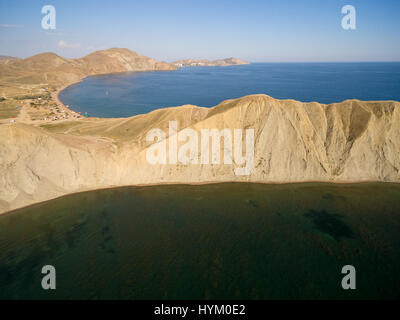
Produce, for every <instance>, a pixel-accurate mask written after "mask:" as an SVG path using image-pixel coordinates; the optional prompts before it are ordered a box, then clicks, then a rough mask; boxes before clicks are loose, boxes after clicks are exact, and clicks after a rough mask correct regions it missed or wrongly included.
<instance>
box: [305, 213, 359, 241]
mask: <svg viewBox="0 0 400 320" xmlns="http://www.w3.org/2000/svg"><path fill="white" fill-rule="evenodd" d="M304 216H305V217H307V218H311V219H312V221H313V223H314V225H315V227H316V228H317V229H318V230H319V231H321V232H323V233H326V234H329V235H330V236H331V237H332V238H334V239H335V240H336V241H340V239H341V238H354V235H353V232H352V231H351V229H350V228H349V227H348V226H347V225H346V224H345V223H344V222H343V221H342V220H341V219H342V218H343V216H341V215H339V214H333V213H328V212H326V211H325V210H321V211H317V210H313V209H310V210H309V211H308V212H307V213H305V214H304Z"/></svg>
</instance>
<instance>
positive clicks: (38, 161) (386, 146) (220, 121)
mask: <svg viewBox="0 0 400 320" xmlns="http://www.w3.org/2000/svg"><path fill="white" fill-rule="evenodd" d="M399 109H400V103H399V102H394V101H384V102H361V101H358V100H349V101H344V102H342V103H335V104H330V105H323V104H319V103H315V102H313V103H301V102H298V101H293V100H276V99H273V98H271V97H268V96H265V95H254V96H247V97H243V98H240V99H236V100H228V101H225V102H223V103H221V104H220V105H218V106H216V107H214V108H210V109H207V108H199V107H195V106H182V107H176V108H167V109H160V110H156V111H153V112H150V113H148V114H145V115H139V116H135V117H132V118H127V119H85V120H82V121H75V122H69V123H64V124H63V125H62V126H60V125H59V124H56V125H54V126H46V128H40V127H33V126H31V125H25V124H4V125H0V212H6V211H9V210H12V209H15V208H18V207H22V206H25V205H28V204H32V203H35V202H38V201H43V200H48V199H51V198H54V197H57V196H60V195H64V194H67V193H72V192H78V191H83V190H89V189H95V188H105V187H111V186H123V185H135V184H156V183H203V182H222V181H250V182H265V183H285V182H300V181H328V182H329V181H330V182H356V181H387V182H400V172H399V169H400V156H399V155H400V110H399ZM170 121H177V124H178V129H179V130H183V129H185V128H186V129H193V130H195V132H198V133H199V136H200V132H201V130H202V129H218V130H222V129H230V130H234V129H244V130H245V129H254V169H253V170H252V172H251V174H249V175H237V174H235V168H237V167H240V165H238V164H236V163H233V164H223V161H222V160H221V164H182V163H180V162H178V163H177V164H156V165H152V164H150V163H149V162H148V161H147V159H146V153H147V152H148V150H149V148H150V147H151V145H152V142H149V141H146V134H147V133H148V132H149V131H150V130H151V129H154V128H159V129H161V130H163V131H164V132H165V133H166V134H167V137H166V139H165V142H166V145H167V146H169V145H170V143H171V140H172V139H175V138H176V137H174V136H168V132H169V131H168V128H169V123H170ZM178 134H179V132H178ZM221 141H222V139H221ZM184 143H185V142H184V141H178V148H179V147H180V146H181V145H183V144H184ZM220 150H221V159H222V156H223V154H224V153H223V151H224V144H223V143H221V145H220Z"/></svg>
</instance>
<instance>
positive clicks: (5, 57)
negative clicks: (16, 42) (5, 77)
mask: <svg viewBox="0 0 400 320" xmlns="http://www.w3.org/2000/svg"><path fill="white" fill-rule="evenodd" d="M18 59H19V58H17V57H11V56H1V55H0V60H18Z"/></svg>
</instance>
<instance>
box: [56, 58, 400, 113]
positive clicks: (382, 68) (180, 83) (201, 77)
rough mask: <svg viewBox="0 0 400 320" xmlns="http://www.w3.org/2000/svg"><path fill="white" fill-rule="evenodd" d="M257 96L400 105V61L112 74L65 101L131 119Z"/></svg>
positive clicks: (77, 88) (72, 91)
mask: <svg viewBox="0 0 400 320" xmlns="http://www.w3.org/2000/svg"><path fill="white" fill-rule="evenodd" d="M258 93H264V94H267V95H270V96H272V97H274V98H277V99H295V100H299V101H305V102H307V101H317V102H320V103H333V102H340V101H343V100H346V99H352V98H356V99H360V100H397V101H399V100H400V63H254V64H250V65H243V66H231V67H192V68H182V69H180V70H178V71H168V72H131V73H123V74H111V75H105V76H96V77H89V78H86V79H85V80H84V81H83V82H81V83H79V84H76V85H73V86H71V87H69V88H67V89H66V90H64V91H62V92H61V94H60V99H61V100H62V101H63V102H64V103H65V104H67V105H69V106H70V107H72V109H74V110H76V111H79V112H82V113H83V114H84V113H85V112H87V113H88V115H90V116H98V117H127V116H132V115H136V114H142V113H147V112H149V111H152V110H154V109H158V108H162V107H171V106H179V105H183V104H194V105H198V106H203V107H212V106H215V105H217V104H218V103H220V102H221V101H223V100H226V99H233V98H239V97H242V96H245V95H249V94H258Z"/></svg>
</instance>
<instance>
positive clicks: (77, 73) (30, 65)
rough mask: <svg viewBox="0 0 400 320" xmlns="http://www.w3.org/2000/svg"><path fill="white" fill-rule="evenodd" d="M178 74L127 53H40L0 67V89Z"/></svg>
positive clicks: (116, 49) (150, 60)
mask: <svg viewBox="0 0 400 320" xmlns="http://www.w3.org/2000/svg"><path fill="white" fill-rule="evenodd" d="M153 70H176V67H174V66H173V65H171V64H168V63H166V62H158V61H156V60H154V59H151V58H148V57H144V56H141V55H139V54H137V53H136V52H133V51H131V50H128V49H119V48H113V49H109V50H102V51H97V52H94V53H92V54H89V55H87V56H86V57H83V58H79V59H66V58H62V57H60V56H58V55H57V54H55V53H50V52H48V53H41V54H38V55H35V56H32V57H29V58H27V59H18V60H13V61H9V62H8V63H7V64H0V86H12V85H16V84H18V85H34V84H49V85H55V86H63V85H67V84H70V83H73V82H77V81H79V80H81V79H82V78H84V77H86V76H90V75H99V74H106V73H113V72H126V71H153Z"/></svg>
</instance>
